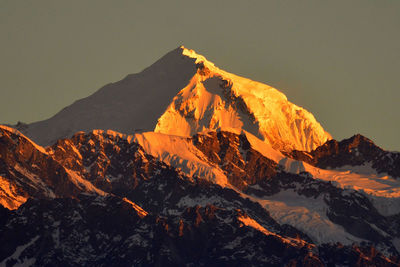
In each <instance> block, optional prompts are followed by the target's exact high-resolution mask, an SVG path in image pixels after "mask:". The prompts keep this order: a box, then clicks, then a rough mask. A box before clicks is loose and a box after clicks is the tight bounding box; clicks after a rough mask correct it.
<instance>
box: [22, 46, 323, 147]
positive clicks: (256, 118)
mask: <svg viewBox="0 0 400 267" xmlns="http://www.w3.org/2000/svg"><path fill="white" fill-rule="evenodd" d="M94 129H103V130H109V129H110V130H115V131H118V132H123V133H127V134H132V133H134V132H142V131H152V130H155V131H156V132H161V133H166V134H172V135H180V136H185V137H188V136H191V135H193V134H195V133H197V132H201V131H203V130H207V129H211V130H215V129H224V130H229V129H239V130H240V129H244V130H246V131H248V132H250V133H252V134H253V135H255V136H257V137H259V138H260V139H261V140H263V141H266V142H268V143H270V144H271V145H272V146H273V147H274V148H276V149H278V150H292V149H297V150H307V151H309V150H312V149H314V148H316V147H317V146H319V145H321V144H323V143H324V142H325V141H326V140H328V139H331V137H330V135H329V134H328V133H327V132H325V131H324V130H323V128H322V127H321V125H320V124H319V123H318V122H317V121H316V120H315V118H314V116H313V115H312V114H311V113H309V112H308V111H306V110H304V109H303V108H300V107H298V106H296V105H294V104H292V103H290V102H289V101H288V100H287V98H286V96H285V95H284V94H282V93H281V92H279V91H278V90H276V89H274V88H272V87H270V86H268V85H265V84H262V83H259V82H255V81H252V80H249V79H246V78H242V77H239V76H236V75H233V74H230V73H228V72H225V71H223V70H221V69H219V68H217V67H215V66H214V64H213V63H211V62H209V61H207V60H206V59H205V57H203V56H201V55H198V54H196V53H195V52H194V51H193V50H189V49H186V48H184V47H179V48H177V49H175V50H173V51H171V52H169V53H168V54H166V55H165V56H164V57H162V58H161V59H160V60H158V61H157V62H156V63H154V64H153V65H152V66H150V67H148V68H147V69H145V70H144V71H142V72H141V73H138V74H132V75H128V76H127V77H126V78H124V79H123V80H121V81H119V82H115V83H112V84H108V85H106V86H104V87H103V88H101V89H100V90H98V91H97V92H95V93H94V94H93V95H91V96H89V97H87V98H84V99H81V100H78V101H76V102H75V103H73V104H72V105H70V106H68V107H66V108H64V109H63V110H61V111H60V112H59V113H57V114H56V115H55V116H53V117H52V118H50V119H48V120H44V121H40V122H36V123H32V124H29V125H27V127H26V128H25V127H24V128H21V129H20V130H21V131H22V132H23V133H24V134H25V135H27V136H28V137H30V138H31V139H32V140H34V141H35V142H37V143H38V144H40V145H44V146H47V145H51V144H52V143H54V142H55V141H56V140H57V139H60V138H64V137H69V136H71V135H72V134H74V133H75V132H78V131H91V130H94Z"/></svg>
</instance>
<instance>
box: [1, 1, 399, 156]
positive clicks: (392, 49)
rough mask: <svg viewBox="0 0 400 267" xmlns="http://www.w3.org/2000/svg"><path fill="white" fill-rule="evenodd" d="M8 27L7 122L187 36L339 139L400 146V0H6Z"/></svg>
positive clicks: (63, 101)
mask: <svg viewBox="0 0 400 267" xmlns="http://www.w3.org/2000/svg"><path fill="white" fill-rule="evenodd" d="M0 34H1V35H0V36H1V39H0V93H1V94H0V123H16V122H17V121H23V122H33V121H37V120H42V119H46V118H48V117H50V116H52V115H54V114H55V113H56V112H58V111H59V110H60V109H62V108H63V107H65V106H67V105H69V104H71V103H72V102H73V101H75V100H77V99H79V98H82V97H85V96H88V95H90V94H91V93H93V92H95V91H96V90H97V89H99V88H100V87H101V86H103V85H105V84H106V83H109V82H114V81H117V80H120V79H121V78H123V77H124V76H125V75H127V74H129V73H136V72H139V71H141V70H142V69H143V68H145V67H147V66H149V65H150V64H152V63H153V62H154V61H156V60H157V59H158V58H160V57H161V56H163V55H164V54H165V53H167V52H168V51H170V50H172V49H174V48H176V47H178V46H179V45H181V44H183V45H184V46H186V47H188V48H191V49H194V50H195V51H196V52H198V53H200V54H203V55H204V56H206V57H207V58H208V59H209V60H211V61H213V62H214V63H215V64H216V65H217V66H219V67H220V68H223V69H225V70H227V71H229V72H233V73H235V74H238V75H241V76H245V77H248V78H251V79H253V80H258V81H261V82H265V83H267V84H269V85H272V86H274V87H276V88H278V89H279V90H281V91H282V92H283V93H285V94H286V95H287V97H288V98H289V100H291V101H292V102H294V103H296V104H297V105H300V106H303V107H305V108H306V109H308V110H309V111H311V112H312V113H313V114H314V115H315V116H316V118H317V120H318V121H320V122H321V123H322V125H323V126H324V128H325V129H326V130H327V131H329V132H330V133H331V134H332V135H333V137H334V138H336V139H339V140H340V139H342V138H347V137H350V136H352V135H353V134H355V133H361V134H363V135H366V136H367V137H369V138H371V139H373V140H374V141H375V142H376V143H377V144H378V145H380V146H382V147H383V148H386V149H390V150H397V151H400V118H399V117H400V107H399V102H400V1H398V0H379V1H372V0H359V1H352V0H334V1H333V0H332V1H322V0H313V1H311V0H307V1H298V0H293V1H285V0H276V1H266V0H264V1H252V0H249V1H233V0H230V1H222V0H213V1H207V0H202V1H171V0H168V1H105V0H96V1H81V0H80V1H71V0H68V1H58V0H48V1H41V0H35V1H32V0H25V1H22V0H21V1H16V0H10V1H5V0H0ZM132 101H133V100H132Z"/></svg>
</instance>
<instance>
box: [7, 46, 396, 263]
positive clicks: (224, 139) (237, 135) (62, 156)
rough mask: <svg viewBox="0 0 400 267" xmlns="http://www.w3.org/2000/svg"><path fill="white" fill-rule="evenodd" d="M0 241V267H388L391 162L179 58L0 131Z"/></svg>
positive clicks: (256, 90)
mask: <svg viewBox="0 0 400 267" xmlns="http://www.w3.org/2000/svg"><path fill="white" fill-rule="evenodd" d="M1 206H2V207H1ZM0 240H2V241H3V242H2V246H1V247H0V265H4V266H14V265H23V266H53V265H61V266H64V265H65V266H81V265H86V266H110V265H111V266H149V265H150V266H176V265H184V266H243V265H246V266H260V265H263V266H399V265H400V153H398V152H390V151H385V150H383V149H381V148H379V147H378V146H376V145H375V144H374V143H373V142H372V141H371V140H369V139H368V138H366V137H364V136H361V135H359V134H356V135H354V136H352V137H350V138H348V139H345V140H342V141H337V140H334V139H333V138H332V136H331V135H330V134H329V133H328V132H326V131H325V130H324V129H323V127H322V126H321V124H320V123H319V122H317V120H316V119H315V117H314V116H313V114H311V113H310V112H309V111H307V110H305V109H303V108H301V107H299V106H297V105H295V104H293V103H291V102H290V101H288V99H287V98H286V96H285V95H284V94H283V93H281V92H280V91H278V90H277V89H275V88H273V87H271V86H268V85H266V84H262V83H259V82H256V81H252V80H250V79H246V78H243V77H240V76H237V75H234V74H231V73H228V72H226V71H224V70H221V69H219V68H218V67H216V66H215V65H214V64H213V63H212V62H210V61H208V60H207V59H206V58H205V57H204V56H202V55H199V54H197V53H196V52H194V51H193V50H190V49H187V48H185V47H183V46H181V47H178V48H177V49H174V50H173V51H171V52H169V53H168V54H166V55H165V56H163V57H162V58H161V59H160V60H158V61H157V62H155V63H154V64H153V65H151V66H150V67H148V68H146V69H144V70H143V71H142V72H140V73H137V74H131V75H128V76H126V77H125V78H124V79H122V80H121V81H118V82H115V83H111V84H108V85H106V86H104V87H102V88H100V89H99V90H98V91H96V92H95V93H94V94H92V95H90V96H88V97H87V98H84V99H81V100H78V101H76V102H75V103H73V104H72V105H70V106H68V107H66V108H64V109H63V110H61V111H60V112H59V113H57V114H56V115H54V116H53V117H51V118H49V119H47V120H44V121H39V122H35V123H31V124H23V123H19V124H17V125H13V126H10V125H1V126H0Z"/></svg>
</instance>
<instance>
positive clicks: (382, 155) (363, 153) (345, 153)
mask: <svg viewBox="0 0 400 267" xmlns="http://www.w3.org/2000/svg"><path fill="white" fill-rule="evenodd" d="M288 155H289V156H290V157H292V158H295V159H298V160H301V161H304V162H307V163H310V164H312V165H314V166H317V167H319V168H324V169H326V168H339V167H343V166H362V165H370V167H371V168H373V169H375V170H376V172H378V173H387V174H388V175H391V176H393V177H400V153H398V152H388V151H385V150H383V149H381V148H380V147H378V146H377V145H375V144H374V143H373V142H372V141H371V140H369V139H368V138H366V137H364V136H362V135H360V134H357V135H354V136H353V137H351V138H349V139H345V140H342V141H340V142H338V141H336V140H329V141H328V142H326V143H325V144H323V145H322V146H320V147H318V148H317V149H315V150H313V151H311V152H304V151H292V152H291V153H288Z"/></svg>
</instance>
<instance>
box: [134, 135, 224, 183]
mask: <svg viewBox="0 0 400 267" xmlns="http://www.w3.org/2000/svg"><path fill="white" fill-rule="evenodd" d="M134 141H135V142H137V143H139V144H140V145H141V146H142V147H143V149H144V151H146V153H148V154H150V155H152V156H154V157H155V158H157V159H158V160H160V161H163V162H165V163H167V164H168V165H170V166H172V167H175V168H176V169H178V170H180V171H182V172H183V173H184V174H186V175H188V176H189V177H201V178H203V179H207V180H209V181H211V182H213V183H216V184H219V185H221V186H227V185H228V182H227V179H226V176H225V174H224V172H223V171H222V170H220V169H219V168H218V166H213V165H211V164H210V163H208V161H207V158H206V157H205V156H204V155H203V153H202V152H201V151H199V150H198V149H197V148H196V147H195V146H194V145H193V144H192V142H191V140H190V139H186V138H182V137H179V136H172V135H166V134H160V133H154V132H147V133H143V134H135V137H134Z"/></svg>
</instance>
